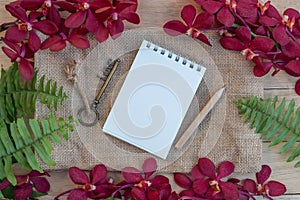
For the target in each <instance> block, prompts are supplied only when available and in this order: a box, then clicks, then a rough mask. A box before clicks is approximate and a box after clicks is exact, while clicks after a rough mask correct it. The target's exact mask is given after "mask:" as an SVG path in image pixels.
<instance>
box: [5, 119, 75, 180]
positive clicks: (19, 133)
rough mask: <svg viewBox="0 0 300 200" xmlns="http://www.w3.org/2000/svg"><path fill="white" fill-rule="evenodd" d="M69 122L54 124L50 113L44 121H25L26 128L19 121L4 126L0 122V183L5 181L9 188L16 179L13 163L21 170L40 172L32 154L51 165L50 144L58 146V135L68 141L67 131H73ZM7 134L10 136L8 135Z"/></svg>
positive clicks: (21, 121) (59, 121)
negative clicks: (2, 180)
mask: <svg viewBox="0 0 300 200" xmlns="http://www.w3.org/2000/svg"><path fill="white" fill-rule="evenodd" d="M72 122H73V119H72V118H69V120H68V121H67V122H66V121H65V120H63V119H59V120H56V119H55V116H54V114H53V113H51V114H50V116H49V118H48V119H41V120H40V122H39V121H38V120H37V119H29V122H28V124H27V123H26V122H25V120H24V119H23V118H19V119H18V120H17V121H16V122H12V123H10V124H6V123H5V121H4V120H3V119H0V135H1V137H0V179H4V178H7V179H8V180H9V181H10V182H11V183H12V184H16V179H15V176H14V174H13V171H12V163H13V162H12V161H13V159H15V160H16V161H17V162H18V163H19V164H20V165H21V166H22V167H23V168H24V169H27V170H38V171H42V169H41V168H40V164H39V162H38V161H37V159H36V155H35V153H34V152H36V153H37V154H38V156H39V157H40V158H41V160H42V161H43V162H44V163H46V164H47V165H49V166H54V165H55V162H54V161H53V160H52V159H51V157H50V154H51V151H52V150H53V146H52V144H51V140H52V141H53V142H61V140H60V137H59V134H60V135H61V136H62V137H63V138H65V139H68V132H67V130H69V129H70V130H71V131H73V126H72ZM9 133H10V134H11V136H10V135H9Z"/></svg>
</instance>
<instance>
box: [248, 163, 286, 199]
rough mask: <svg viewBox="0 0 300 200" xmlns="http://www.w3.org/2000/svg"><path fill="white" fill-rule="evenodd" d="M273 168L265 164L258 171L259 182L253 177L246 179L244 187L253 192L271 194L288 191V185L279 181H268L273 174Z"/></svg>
mask: <svg viewBox="0 0 300 200" xmlns="http://www.w3.org/2000/svg"><path fill="white" fill-rule="evenodd" d="M271 172H272V170H271V168H270V167H269V166H267V165H263V166H262V168H261V170H260V172H258V173H256V180H257V183H256V182H255V181H254V180H252V179H246V180H244V184H243V185H244V186H243V189H245V190H247V191H249V192H251V193H253V194H259V195H261V194H262V195H264V196H265V197H269V196H280V195H283V194H284V193H285V192H286V187H285V186H284V185H283V184H282V183H280V182H278V181H272V180H271V181H267V180H268V178H269V177H270V175H271Z"/></svg>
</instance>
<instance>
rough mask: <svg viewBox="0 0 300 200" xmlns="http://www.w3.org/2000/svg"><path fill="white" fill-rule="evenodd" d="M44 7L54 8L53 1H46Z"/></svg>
mask: <svg viewBox="0 0 300 200" xmlns="http://www.w3.org/2000/svg"><path fill="white" fill-rule="evenodd" d="M44 5H45V6H46V7H47V8H50V7H51V6H52V3H51V0H46V1H45V2H44Z"/></svg>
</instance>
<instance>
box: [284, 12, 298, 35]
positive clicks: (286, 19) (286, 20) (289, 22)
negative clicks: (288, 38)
mask: <svg viewBox="0 0 300 200" xmlns="http://www.w3.org/2000/svg"><path fill="white" fill-rule="evenodd" d="M295 21H296V19H295V17H292V19H290V18H289V16H288V15H283V18H282V23H283V24H285V25H286V26H287V27H288V28H289V29H290V31H291V32H292V31H293V26H294V25H295Z"/></svg>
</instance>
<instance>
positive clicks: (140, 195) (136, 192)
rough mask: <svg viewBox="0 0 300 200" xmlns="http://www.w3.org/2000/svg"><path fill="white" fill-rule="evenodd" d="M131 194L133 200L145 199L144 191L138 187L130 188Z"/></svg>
mask: <svg viewBox="0 0 300 200" xmlns="http://www.w3.org/2000/svg"><path fill="white" fill-rule="evenodd" d="M131 194H132V197H133V198H134V199H135V200H147V197H146V194H145V192H144V191H143V190H140V189H138V188H133V189H132V190H131Z"/></svg>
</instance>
